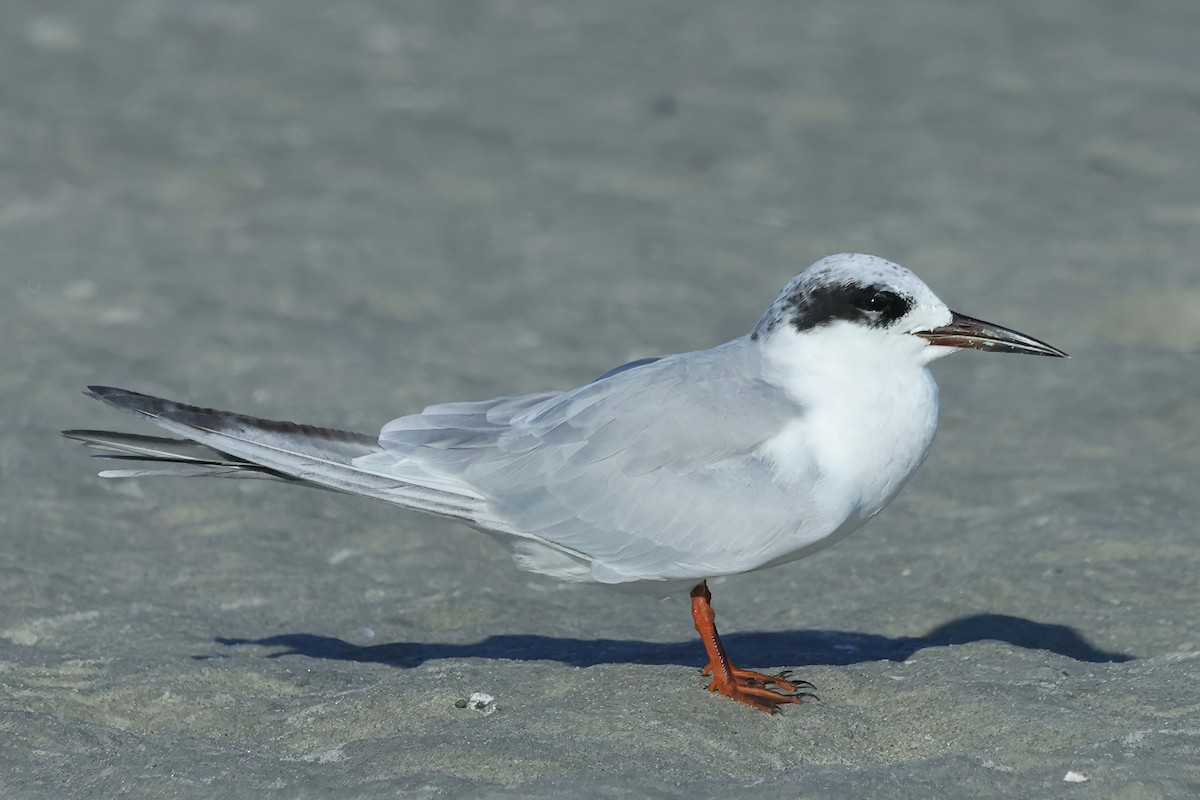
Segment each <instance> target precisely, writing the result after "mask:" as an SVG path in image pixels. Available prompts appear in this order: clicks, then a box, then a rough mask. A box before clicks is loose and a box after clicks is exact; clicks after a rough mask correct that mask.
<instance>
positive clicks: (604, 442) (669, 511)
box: [355, 340, 803, 583]
mask: <svg viewBox="0 0 1200 800" xmlns="http://www.w3.org/2000/svg"><path fill="white" fill-rule="evenodd" d="M799 413H800V409H799V407H798V406H796V405H795V403H794V402H792V401H791V400H789V399H788V398H787V397H786V396H784V395H783V393H782V392H781V391H780V390H778V389H777V388H776V387H774V386H772V385H770V384H768V383H766V382H764V381H763V380H762V377H761V369H760V365H759V363H758V360H757V351H756V350H755V349H754V348H752V347H750V346H749V345H748V344H747V343H746V342H745V341H744V340H735V341H734V342H730V343H729V344H727V345H723V346H721V347H718V348H714V349H713V350H707V351H702V352H698V353H688V354H684V355H680V356H668V357H666V358H663V359H659V360H656V361H652V362H646V363H642V364H638V365H635V366H631V367H630V368H628V369H623V370H622V369H618V370H614V371H613V372H611V373H608V374H606V376H604V377H602V378H601V379H599V380H597V381H595V382H594V383H591V384H588V385H586V386H583V387H580V388H579V389H575V390H573V391H570V392H562V393H552V394H540V395H527V396H523V397H510V398H500V399H498V400H493V401H487V402H484V403H451V404H445V405H438V406H431V407H429V408H427V409H426V410H425V411H423V412H422V413H421V414H419V415H415V416H411V417H402V418H400V419H398V420H394V421H392V422H390V423H388V425H387V426H385V427H384V429H383V431H382V432H381V434H380V440H379V441H380V445H381V446H382V447H383V451H382V452H380V453H376V454H372V455H369V456H365V457H363V458H361V459H357V460H356V461H355V463H356V464H361V465H363V466H366V467H368V468H370V469H372V470H377V471H380V472H385V473H389V474H395V475H398V476H399V477H401V478H402V479H403V478H404V476H405V475H406V474H407V472H408V471H409V470H414V469H419V470H421V471H424V472H426V473H436V474H439V475H442V476H445V477H446V478H447V479H449V480H452V481H461V482H462V483H463V484H465V485H466V486H469V487H471V489H472V490H473V491H475V492H478V493H479V494H480V495H481V496H482V497H483V498H484V500H485V504H486V508H487V512H488V513H487V515H486V516H487V517H490V519H488V520H487V521H486V522H485V521H483V520H482V519H481V525H482V526H483V527H489V528H492V529H493V530H497V531H501V532H505V533H511V534H515V535H517V536H521V537H525V538H527V539H533V540H536V541H539V542H544V543H547V544H549V545H551V546H553V547H554V548H556V549H558V550H560V551H562V552H565V553H567V554H570V555H571V556H573V557H575V558H578V559H580V560H583V561H586V562H589V564H590V572H591V575H590V577H591V578H592V579H594V580H599V581H602V582H614V583H615V582H624V581H631V580H645V579H657V580H662V579H672V578H693V577H705V576H712V575H716V574H723V573H728V572H737V571H742V570H743V569H750V568H753V567H755V566H759V565H761V564H762V563H766V562H767V561H770V560H772V559H773V558H774V557H776V556H777V555H779V553H778V552H776V551H777V549H778V547H777V546H778V545H780V543H781V540H782V539H783V538H784V537H785V536H787V535H789V534H791V535H792V537H793V538H792V539H791V540H790V541H791V543H792V544H793V545H794V534H795V531H796V529H797V527H798V520H797V517H796V515H797V513H799V510H802V506H803V498H796V497H794V496H793V495H792V492H791V491H790V490H789V489H788V488H787V487H785V486H782V485H779V484H778V483H777V482H776V481H774V480H773V478H772V475H773V471H772V469H771V465H770V464H769V463H768V462H767V461H766V460H765V458H764V456H763V455H762V454H761V446H762V445H763V443H764V442H766V441H768V440H769V439H770V438H771V437H773V436H774V435H776V434H778V433H779V431H780V430H781V429H782V427H783V426H784V425H785V424H786V423H787V422H788V421H789V420H791V419H793V418H795V417H796V416H798V415H799Z"/></svg>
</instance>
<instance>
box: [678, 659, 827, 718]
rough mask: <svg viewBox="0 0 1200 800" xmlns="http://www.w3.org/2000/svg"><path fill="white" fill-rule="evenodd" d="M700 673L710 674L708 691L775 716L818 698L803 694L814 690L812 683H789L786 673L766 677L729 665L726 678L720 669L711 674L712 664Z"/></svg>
mask: <svg viewBox="0 0 1200 800" xmlns="http://www.w3.org/2000/svg"><path fill="white" fill-rule="evenodd" d="M700 673H701V674H702V675H713V679H712V681H711V682H710V683H709V684H708V690H709V691H710V692H717V693H719V694H723V695H725V696H726V697H729V698H732V699H734V700H737V701H738V702H739V703H745V704H746V705H748V706H751V707H753V708H757V709H758V710H759V711H763V712H766V713H768V714H774V713H775V712H776V711H778V710H779V706H781V705H784V704H788V703H794V704H799V703H803V702H804V700H805V699H813V700H816V699H817V696H816V695H815V694H812V693H811V692H807V691H804V690H805V689H811V688H813V685H812V684H811V683H809V682H808V681H797V680H788V678H790V677H791V673H789V672H781V673H778V674H776V675H767V674H764V673H762V672H754V671H752V670H748V669H738V668H737V667H733V666H730V667H729V669H728V674H727V675H726V674H724V673H723V672H722V671H719V670H718V671H716V672H715V673H714V670H713V665H712V663H711V662H710V663H709V665H708V666H707V667H705V668H704V669H702V670H700Z"/></svg>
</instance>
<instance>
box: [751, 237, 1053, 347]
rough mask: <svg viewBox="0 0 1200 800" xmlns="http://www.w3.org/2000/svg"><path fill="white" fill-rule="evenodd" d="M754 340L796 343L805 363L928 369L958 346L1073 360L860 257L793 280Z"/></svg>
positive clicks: (898, 270)
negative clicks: (826, 359) (820, 356)
mask: <svg viewBox="0 0 1200 800" xmlns="http://www.w3.org/2000/svg"><path fill="white" fill-rule="evenodd" d="M783 337H787V338H786V341H784V342H780V341H779V340H780V339H782V338H783ZM751 338H753V339H755V340H756V341H762V342H764V343H767V342H771V341H774V342H775V343H780V344H784V346H785V347H787V345H788V344H789V343H791V344H795V345H797V346H799V347H800V348H801V349H803V350H804V351H806V357H807V358H811V357H812V355H813V351H814V350H815V351H818V352H821V353H824V354H826V355H828V356H831V357H833V358H839V359H862V360H864V361H867V362H877V361H879V362H886V363H893V364H894V363H897V362H900V363H903V362H908V363H916V364H925V363H928V362H930V361H932V360H934V359H935V358H940V357H942V356H944V355H947V354H949V353H951V352H953V351H954V348H969V349H973V350H986V351H989V352H994V353H1029V354H1032V355H1040V356H1055V357H1060V358H1065V357H1066V356H1067V354H1066V353H1064V352H1063V351H1061V350H1059V349H1058V348H1056V347H1052V346H1050V345H1048V344H1046V343H1045V342H1041V341H1038V340H1037V339H1034V338H1033V337H1031V336H1026V335H1025V334H1023V333H1018V332H1017V331H1014V330H1011V329H1009V328H1004V327H1001V326H999V325H994V324H992V323H990V322H984V321H982V320H978V319H974V318H973V317H968V316H965V315H963V314H958V313H955V312H953V311H951V310H950V309H949V308H947V307H946V304H945V303H943V302H942V301H941V300H939V299H938V297H937V295H935V294H934V293H933V292H932V291H931V290H930V289H929V287H928V286H926V285H925V284H924V283H923V282H922V281H921V279H920V278H918V277H917V276H916V275H914V274H913V273H912V272H910V271H908V270H907V269H905V268H904V267H902V266H900V265H899V264H893V263H892V262H890V261H886V260H884V259H882V258H878V257H876V256H869V255H861V254H858V253H843V254H840V255H835V256H829V257H828V258H824V259H821V260H820V261H818V262H817V263H815V264H813V265H812V266H811V267H809V268H808V269H806V270H804V272H801V273H800V274H799V275H797V276H796V277H795V278H793V279H792V280H791V282H789V283H788V285H787V286H786V287H784V289H783V291H782V292H780V293H779V296H778V297H777V298H775V302H774V303H772V304H771V307H770V308H769V309H767V311H766V313H765V314H763V316H762V319H760V320H759V322H758V325H757V326H756V327H755V329H754V331H753V332H752V333H751ZM789 349H790V348H789Z"/></svg>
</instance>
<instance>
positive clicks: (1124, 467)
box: [0, 0, 1200, 800]
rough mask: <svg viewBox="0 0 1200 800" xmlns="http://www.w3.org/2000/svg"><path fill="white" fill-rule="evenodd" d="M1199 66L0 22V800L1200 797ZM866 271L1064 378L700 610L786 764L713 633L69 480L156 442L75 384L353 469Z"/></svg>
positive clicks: (809, 27) (1065, 49) (904, 41)
mask: <svg viewBox="0 0 1200 800" xmlns="http://www.w3.org/2000/svg"><path fill="white" fill-rule="evenodd" d="M1197 30H1200V5H1197V4H1195V3H1194V2H1190V0H1178V2H1152V3H1149V4H1140V5H1137V6H1136V7H1135V6H1134V5H1132V4H1130V5H1129V6H1128V8H1126V7H1125V6H1123V5H1121V4H1105V5H1097V4H1094V3H1088V2H1083V0H1065V1H1064V2H1061V3H1055V4H1050V5H1047V4H1044V3H1039V2H1031V1H1030V2H1025V1H1024V0H1022V2H1014V3H1004V4H993V5H983V4H962V3H956V2H952V1H951V0H924V1H922V2H914V3H905V4H896V3H887V2H882V0H880V1H879V2H864V3H857V4H843V3H837V2H832V1H830V0H819V1H818V2H815V3H805V4H797V3H790V2H761V3H758V2H756V3H749V4H734V3H703V4H701V3H695V2H688V1H687V0H671V1H668V0H662V1H659V0H655V1H654V2H642V0H636V1H635V0H614V1H613V2H606V3H593V4H587V5H585V4H582V3H576V4H569V3H545V2H527V1H526V0H513V1H512V2H504V3H483V2H469V1H467V0H463V1H462V2H441V1H438V2H435V1H434V0H429V1H428V2H415V3H404V4H393V3H384V2H378V1H372V0H348V1H347V2H344V3H339V4H337V5H334V4H327V3H319V2H315V0H288V1H287V2H284V0H264V1H263V2H254V3H223V4H222V3H194V2H187V1H185V0H173V1H172V0H162V1H161V2H156V1H155V0H112V1H111V2H107V3H102V4H100V3H92V2H85V0H64V1H63V2H60V3H54V4H45V3H40V2H35V0H10V2H6V3H4V4H2V5H0V243H2V255H0V278H2V279H3V284H2V285H3V288H4V291H3V292H2V293H0V337H2V339H0V340H2V341H3V347H0V408H2V409H3V411H2V412H0V413H2V415H3V423H4V424H3V425H2V426H0V576H2V578H0V609H3V611H2V616H0V794H2V795H3V796H4V797H5V798H107V797H118V796H120V797H132V798H142V797H147V798H148V797H222V798H226V797H227V798H254V799H255V800H262V799H263V798H276V797H278V798H316V797H338V798H360V797H361V798H368V797H396V796H403V797H418V798H419V797H456V796H472V797H562V796H578V797H662V798H674V797H679V798H689V799H690V798H696V797H708V796H712V797H718V796H719V797H738V798H758V797H761V798H776V797H830V798H846V797H894V798H930V797H1006V798H1007V797H1057V796H1064V797H1067V796H1078V797H1084V796H1086V797H1119V798H1151V797H1187V796H1196V795H1200V767H1198V766H1197V765H1198V764H1200V629H1198V626H1197V620H1198V619H1200V588H1198V587H1200V584H1198V581H1197V575H1198V574H1200V546H1198V533H1197V527H1198V523H1197V520H1198V519H1200V493H1198V492H1197V486H1198V481H1200V399H1198V398H1200V356H1198V352H1200V312H1198V311H1197V309H1200V266H1198V263H1197V256H1196V253H1197V252H1198V250H1200V200H1198V199H1197V194H1196V187H1197V186H1200V159H1197V158H1196V147H1197V142H1200V89H1198V88H1197V87H1198V86H1200V84H1198V83H1197V75H1200V48H1197V47H1196V46H1195V38H1196V31H1197ZM845 250H859V251H866V252H874V253H877V254H879V255H883V256H885V257H888V258H891V259H894V260H897V261H899V262H901V263H904V264H906V265H908V266H910V267H912V268H913V269H914V270H915V271H917V272H918V274H920V275H921V276H922V277H924V278H925V279H926V281H927V282H928V283H929V284H930V285H931V286H932V287H933V288H934V290H935V291H936V292H938V294H939V295H940V296H941V297H942V298H943V299H945V300H946V301H947V303H948V304H950V305H951V307H953V308H955V309H957V310H960V311H962V312H964V313H967V314H971V315H974V316H979V317H982V318H984V319H989V320H994V321H996V322H999V323H1002V324H1006V325H1009V326H1012V327H1015V328H1017V329H1019V330H1023V331H1026V332H1028V333H1030V334H1032V335H1035V336H1038V337H1040V338H1044V339H1046V340H1047V341H1049V342H1051V343H1053V344H1056V345H1058V346H1060V347H1063V348H1064V349H1066V350H1067V351H1069V352H1070V353H1071V354H1072V355H1073V356H1074V357H1073V359H1072V360H1070V361H1066V362H1064V361H1055V360H1050V359H1036V358H1021V357H1016V356H1000V355H986V354H980V353H968V354H962V355H958V356H956V357H954V358H952V359H948V360H947V361H945V362H941V363H939V364H937V365H936V367H935V371H936V373H937V375H938V378H939V381H940V383H941V385H942V397H943V415H942V429H941V432H940V433H939V439H938V442H937V443H936V445H935V448H934V452H933V455H932V456H931V457H930V459H929V461H928V463H927V464H926V466H925V467H924V468H923V470H922V471H921V472H920V473H919V474H918V476H917V477H916V479H915V480H914V481H913V483H912V484H911V485H910V486H909V487H908V488H907V489H906V491H905V493H904V494H903V495H902V496H901V497H900V498H899V499H898V500H897V501H896V502H895V503H894V504H893V506H892V507H891V508H889V509H888V510H887V511H886V512H885V513H884V514H883V515H881V516H880V517H879V518H878V519H877V520H875V521H874V522H872V524H871V525H869V526H868V527H867V528H866V529H864V530H863V531H862V532H860V533H858V534H856V535H855V536H853V537H851V538H850V539H848V540H847V541H845V542H843V543H841V544H840V545H838V546H837V547H835V548H833V549H831V550H828V551H826V552H824V553H822V554H820V555H817V556H815V557H813V558H811V559H808V560H806V561H802V562H799V563H795V564H792V565H789V566H786V567H781V568H778V569H774V570H770V571H766V572H761V573H757V574H755V575H753V576H743V577H735V578H728V579H722V580H717V581H714V582H713V584H712V588H713V592H714V596H715V603H716V606H717V611H718V614H719V616H718V624H719V625H720V626H721V628H722V630H723V631H724V632H725V633H726V635H727V644H728V646H729V648H730V650H731V652H732V653H733V654H734V656H735V657H737V658H738V660H739V661H740V662H741V663H742V664H743V665H745V666H748V667H754V668H760V669H771V668H781V667H789V668H795V669H797V670H799V672H800V674H801V675H802V676H803V677H805V678H807V679H808V680H810V681H812V682H813V683H814V684H815V685H816V687H817V694H818V695H819V696H820V701H819V702H812V703H806V704H805V705H803V706H799V707H793V708H788V709H787V710H786V711H785V712H784V713H782V714H779V715H776V716H774V717H768V716H766V715H763V714H760V713H757V712H754V711H753V710H750V709H748V708H745V707H742V706H740V705H738V704H736V703H733V702H730V701H728V700H726V699H723V698H720V697H717V696H714V695H710V694H709V693H707V692H706V691H705V690H704V686H705V680H704V679H703V678H701V677H700V676H699V675H698V674H697V668H698V667H699V665H700V664H701V663H702V661H703V655H702V650H701V648H700V645H699V643H698V642H697V641H696V640H695V637H694V633H693V631H692V628H691V622H690V619H689V616H688V613H687V607H686V604H685V603H684V602H682V601H681V600H680V599H670V600H665V601H660V600H657V599H653V598H649V597H645V596H639V595H632V594H625V593H618V592H606V591H604V590H602V589H598V588H587V587H575V586H568V585H564V584H559V583H556V582H554V581H552V580H551V579H548V578H542V577H538V576H532V575H528V574H525V573H521V572H519V571H517V570H516V569H515V568H513V567H512V565H511V564H510V563H509V562H508V561H507V559H506V557H505V555H504V554H503V552H502V551H501V550H500V549H499V548H498V547H497V546H496V545H495V544H493V543H492V542H491V541H490V540H488V539H487V538H486V537H482V536H479V535H478V534H474V533H472V532H471V531H469V530H467V529H464V528H462V527H459V526H456V525H454V524H451V523H448V522H442V521H438V520H434V519H429V518H425V517H422V516H420V515H416V514H412V513H408V512H404V511H401V510H398V509H394V508H389V507H387V506H385V505H383V504H378V503H373V502H370V501H364V500H357V499H355V498H349V497H342V496H337V495H332V494H326V493H321V492H313V491H303V490H298V489H293V488H289V487H284V486H276V485H269V484H266V483H261V484H260V483H258V482H245V483H235V482H221V481H167V480H161V481H150V480H145V481H140V482H129V483H116V482H105V481H102V480H100V479H99V478H96V477H95V475H94V473H95V471H96V466H97V465H96V463H95V462H90V461H89V460H88V459H87V458H86V457H85V453H84V452H83V451H82V450H81V449H80V448H78V447H77V446H75V445H73V444H72V443H70V442H67V441H65V440H62V439H61V438H59V437H58V436H57V431H58V430H60V429H62V428H69V427H104V426H108V425H120V424H123V423H125V422H126V421H125V420H124V419H122V418H121V417H120V416H118V415H116V414H115V413H114V412H111V411H109V410H106V409H104V408H103V407H102V406H100V405H98V404H96V403H94V402H92V401H90V400H88V399H86V398H85V397H83V396H82V395H81V394H80V390H81V389H82V387H83V386H85V385H86V384H89V383H104V384H113V385H117V386H126V387H128V388H133V389H140V390H145V391H152V392H156V393H162V394H165V395H166V396H168V397H175V398H178V399H186V400H189V401H192V402H196V403H200V404H204V405H211V406H216V407H225V408H233V409H237V410H240V411H244V412H247V413H252V414H258V415H263V416H268V417H276V418H285V419H294V420H300V421H304V422H310V423H314V424H331V425H338V426H342V427H347V428H352V429H358V430H364V431H372V430H375V429H377V428H378V427H379V426H380V425H381V424H382V423H383V422H385V421H387V420H388V419H390V418H392V417H395V416H398V415H400V414H402V413H406V412H410V411H413V410H416V409H419V408H420V407H422V406H423V405H425V404H427V403H431V402H436V401H444V400H466V399H480V398H484V397H489V396H494V395H498V394H506V393H514V392H520V391H530V390H534V389H549V388H555V387H569V386H574V385H577V384H578V383H580V382H582V381H585V380H588V379H590V378H592V377H594V376H595V375H598V374H600V373H602V372H603V371H605V370H606V369H608V368H609V367H611V366H613V365H615V364H618V363H620V362H622V361H624V360H628V359H631V358H636V357H641V356H648V355H656V354H661V353H666V352H674V351H679V350H686V349H694V348H701V347H707V346H710V345H712V344H715V343H718V342H720V341H724V340H725V339H728V338H731V337H733V336H737V335H740V334H741V333H743V332H745V331H746V330H748V329H749V328H750V327H751V326H752V325H753V324H754V322H755V320H756V319H757V317H758V315H759V314H760V313H761V311H762V309H763V308H765V307H766V305H767V304H768V303H769V302H770V300H771V299H772V298H773V297H774V295H775V293H776V292H777V291H778V289H779V288H780V287H781V286H782V285H783V283H784V282H785V281H786V280H787V279H788V278H789V277H791V275H793V274H794V273H795V272H797V271H799V270H800V269H801V268H802V267H804V266H806V265H807V264H808V263H811V262H812V261H815V260H816V259H818V258H820V257H822V256H824V255H826V254H828V253H833V252H839V251H845ZM131 424H132V425H133V427H134V428H137V423H136V421H131ZM143 430H144V429H143ZM730 535H731V536H736V535H737V532H736V531H731V532H730ZM473 692H486V693H488V694H490V695H492V696H493V697H494V698H495V708H496V710H495V711H494V713H489V714H484V713H482V712H481V711H478V710H475V709H473V708H471V707H467V708H459V707H457V705H456V702H457V701H461V700H466V699H467V698H468V697H469V696H470V695H471V694H472V693H473Z"/></svg>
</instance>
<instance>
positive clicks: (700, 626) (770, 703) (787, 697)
mask: <svg viewBox="0 0 1200 800" xmlns="http://www.w3.org/2000/svg"><path fill="white" fill-rule="evenodd" d="M716 618H717V615H716V614H715V613H714V612H713V609H712V593H711V592H709V591H708V583H707V582H705V581H701V582H700V583H698V584H696V587H695V588H694V589H692V620H693V621H694V622H695V623H696V632H697V633H699V634H700V641H702V642H704V649H705V651H707V652H708V666H706V667H705V668H704V669H702V670H701V671H700V674H701V675H709V674H711V675H712V676H713V677H712V682H711V683H709V684H708V690H709V691H710V692H720V693H721V694H723V695H725V696H726V697H732V698H733V699H734V700H737V701H738V702H741V703H745V704H746V705H748V706H753V707H754V708H757V709H758V710H759V711H765V712H767V713H768V714H772V713H774V712H775V711H776V710H778V708H779V706H780V705H781V704H783V703H802V702H804V700H803V698H805V697H812V695H810V694H807V693H805V692H804V691H803V690H804V689H811V688H812V684H811V683H809V682H808V681H789V680H787V678H788V677H789V675H788V673H786V672H783V673H780V674H778V675H764V674H763V673H761V672H751V671H750V670H747V669H738V668H737V667H735V666H733V664H731V663H729V656H728V655H726V654H725V646H724V645H722V644H721V637H720V636H719V635H718V634H717V626H716V625H715V624H714V623H715V621H716Z"/></svg>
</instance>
